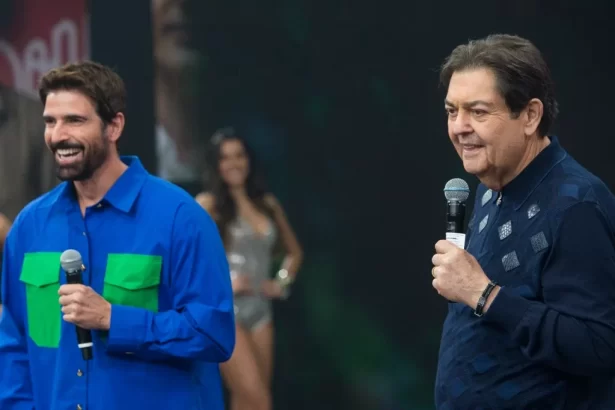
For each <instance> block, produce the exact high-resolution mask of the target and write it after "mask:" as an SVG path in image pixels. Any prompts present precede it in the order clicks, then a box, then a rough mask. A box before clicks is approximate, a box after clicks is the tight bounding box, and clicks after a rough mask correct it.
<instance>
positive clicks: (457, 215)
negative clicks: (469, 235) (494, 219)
mask: <svg viewBox="0 0 615 410" xmlns="http://www.w3.org/2000/svg"><path fill="white" fill-rule="evenodd" d="M469 196H470V187H469V186H468V183H467V182H466V181H464V180H463V179H461V178H453V179H451V180H450V181H448V182H447V183H446V185H445V186H444V197H445V198H446V204H447V207H446V239H447V240H448V241H451V242H453V243H454V244H455V245H457V246H459V247H460V248H461V249H465V242H466V235H465V232H464V228H463V224H464V221H465V217H466V201H467V200H468V197H469Z"/></svg>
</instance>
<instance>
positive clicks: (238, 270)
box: [227, 217, 277, 331]
mask: <svg viewBox="0 0 615 410" xmlns="http://www.w3.org/2000/svg"><path fill="white" fill-rule="evenodd" d="M229 229H230V230H229V233H230V244H229V246H228V249H227V257H228V261H229V266H230V269H231V277H234V276H235V275H246V276H247V277H248V278H249V279H250V281H251V282H252V286H253V290H254V293H253V294H250V295H235V318H236V320H237V322H238V323H239V324H240V325H242V326H243V327H245V328H246V329H248V330H251V331H253V330H256V329H258V328H259V327H261V326H263V325H265V324H267V323H269V322H270V321H271V320H272V308H271V301H270V300H269V299H268V298H266V297H265V296H264V295H263V294H262V292H261V285H262V283H263V281H265V280H267V279H270V269H271V253H272V248H273V245H274V244H275V241H276V237H277V231H276V229H275V225H274V224H273V222H272V221H271V220H269V229H268V230H267V232H266V234H264V235H263V234H259V233H256V232H255V231H254V229H252V226H251V225H250V224H249V223H248V222H247V221H246V220H244V219H243V218H241V217H238V218H237V219H236V220H235V221H234V222H233V223H231V224H230V226H229Z"/></svg>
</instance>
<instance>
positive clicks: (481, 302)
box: [474, 281, 498, 317]
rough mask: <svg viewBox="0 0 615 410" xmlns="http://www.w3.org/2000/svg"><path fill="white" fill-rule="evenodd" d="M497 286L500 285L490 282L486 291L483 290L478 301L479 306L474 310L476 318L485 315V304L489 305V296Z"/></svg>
mask: <svg viewBox="0 0 615 410" xmlns="http://www.w3.org/2000/svg"><path fill="white" fill-rule="evenodd" d="M497 285H498V284H497V283H495V282H492V281H489V284H488V285H487V287H486V288H485V290H483V294H482V295H480V298H479V299H478V304H477V305H476V309H475V310H474V314H475V315H476V316H478V317H481V316H482V315H483V310H484V309H485V303H487V299H488V298H489V295H490V294H491V292H493V289H495V287H496V286H497Z"/></svg>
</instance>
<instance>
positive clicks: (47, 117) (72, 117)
mask: <svg viewBox="0 0 615 410" xmlns="http://www.w3.org/2000/svg"><path fill="white" fill-rule="evenodd" d="M55 118H56V117H54V116H53V115H45V114H44V115H43V120H45V121H49V120H54V119H55ZM62 119H64V120H87V119H88V117H86V116H84V115H79V114H66V115H63V116H62Z"/></svg>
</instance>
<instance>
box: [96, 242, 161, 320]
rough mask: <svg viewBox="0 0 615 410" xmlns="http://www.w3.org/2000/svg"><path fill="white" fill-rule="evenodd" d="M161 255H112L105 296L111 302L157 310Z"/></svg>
mask: <svg viewBox="0 0 615 410" xmlns="http://www.w3.org/2000/svg"><path fill="white" fill-rule="evenodd" d="M161 271H162V257H161V256H156V255H137V254H129V253H125V254H119V253H113V254H109V256H108V258H107V268H106V270H105V286H104V289H103V297H104V298H105V299H107V301H108V302H109V303H112V304H117V305H124V306H133V307H139V308H143V309H148V310H151V311H152V312H157V311H158V285H160V274H161Z"/></svg>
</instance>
